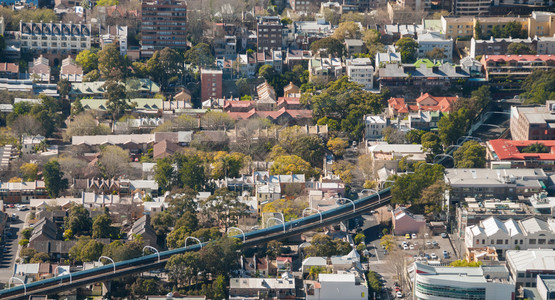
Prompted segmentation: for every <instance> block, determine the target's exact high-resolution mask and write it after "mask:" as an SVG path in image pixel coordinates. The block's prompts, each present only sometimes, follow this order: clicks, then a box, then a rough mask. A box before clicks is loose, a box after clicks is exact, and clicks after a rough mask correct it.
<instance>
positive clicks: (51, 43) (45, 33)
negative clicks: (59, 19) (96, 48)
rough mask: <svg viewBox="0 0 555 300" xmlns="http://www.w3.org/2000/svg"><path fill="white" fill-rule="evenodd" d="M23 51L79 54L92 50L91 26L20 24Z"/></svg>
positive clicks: (21, 22)
mask: <svg viewBox="0 0 555 300" xmlns="http://www.w3.org/2000/svg"><path fill="white" fill-rule="evenodd" d="M19 31H20V41H21V51H22V52H33V53H51V54H77V53H79V52H80V51H82V50H85V49H90V48H91V25H90V24H72V23H70V24H66V23H42V22H40V23H35V22H23V21H20V22H19Z"/></svg>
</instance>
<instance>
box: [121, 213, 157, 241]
mask: <svg viewBox="0 0 555 300" xmlns="http://www.w3.org/2000/svg"><path fill="white" fill-rule="evenodd" d="M138 235H140V236H141V237H142V239H143V242H144V244H145V245H146V246H151V247H154V248H159V246H158V242H157V239H158V237H157V235H156V231H155V230H154V229H153V228H152V226H150V215H144V216H142V217H141V218H140V219H138V220H137V221H135V223H133V226H132V227H131V230H130V231H129V234H128V235H127V238H128V239H129V240H134V239H135V238H136V236H138Z"/></svg>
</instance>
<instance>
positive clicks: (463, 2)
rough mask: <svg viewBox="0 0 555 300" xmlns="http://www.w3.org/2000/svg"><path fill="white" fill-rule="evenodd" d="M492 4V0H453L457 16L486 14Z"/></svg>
mask: <svg viewBox="0 0 555 300" xmlns="http://www.w3.org/2000/svg"><path fill="white" fill-rule="evenodd" d="M490 6H491V1H490V0H453V12H454V14H455V15H457V16H477V15H479V14H486V13H487V12H488V10H489V7H490Z"/></svg>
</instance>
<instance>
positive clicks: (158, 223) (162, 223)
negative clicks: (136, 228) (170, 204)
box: [150, 210, 183, 236]
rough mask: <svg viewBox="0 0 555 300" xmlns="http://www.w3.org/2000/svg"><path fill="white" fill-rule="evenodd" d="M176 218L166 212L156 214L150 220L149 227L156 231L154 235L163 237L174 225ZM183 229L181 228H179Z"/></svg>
mask: <svg viewBox="0 0 555 300" xmlns="http://www.w3.org/2000/svg"><path fill="white" fill-rule="evenodd" d="M175 219H176V217H175V216H174V215H172V214H171V213H169V212H168V211H167V210H165V211H163V212H160V213H157V214H155V215H154V216H152V218H150V226H152V228H153V229H154V231H156V235H158V236H165V235H166V234H167V233H168V232H169V231H170V229H171V228H172V227H173V226H174V224H175ZM179 227H183V226H179Z"/></svg>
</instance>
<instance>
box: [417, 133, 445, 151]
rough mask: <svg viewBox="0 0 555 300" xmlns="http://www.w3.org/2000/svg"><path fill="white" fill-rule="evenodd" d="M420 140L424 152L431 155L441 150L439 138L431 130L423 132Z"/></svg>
mask: <svg viewBox="0 0 555 300" xmlns="http://www.w3.org/2000/svg"><path fill="white" fill-rule="evenodd" d="M420 141H421V144H422V150H424V151H425V152H429V153H431V154H433V155H438V154H440V153H442V152H443V147H442V146H441V140H440V138H439V136H437V134H435V133H433V132H426V133H425V134H423V135H422V138H421V139H420Z"/></svg>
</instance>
